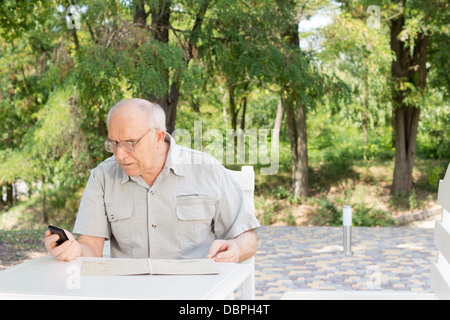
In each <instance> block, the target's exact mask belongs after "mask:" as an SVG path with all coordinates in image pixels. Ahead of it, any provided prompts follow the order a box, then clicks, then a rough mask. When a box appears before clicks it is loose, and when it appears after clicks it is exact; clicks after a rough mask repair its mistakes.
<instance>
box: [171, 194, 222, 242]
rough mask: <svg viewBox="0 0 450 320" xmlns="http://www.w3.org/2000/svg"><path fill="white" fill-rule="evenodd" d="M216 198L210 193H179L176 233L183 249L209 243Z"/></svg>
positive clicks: (211, 235)
mask: <svg viewBox="0 0 450 320" xmlns="http://www.w3.org/2000/svg"><path fill="white" fill-rule="evenodd" d="M217 200H218V198H217V197H216V196H211V195H202V194H194V195H179V196H177V201H176V215H177V219H178V234H179V237H180V241H181V243H180V245H181V247H182V249H183V250H189V249H195V248H197V247H199V246H205V245H208V246H209V245H210V244H211V243H210V242H211V238H212V237H213V231H212V228H213V219H214V215H215V213H216V203H217Z"/></svg>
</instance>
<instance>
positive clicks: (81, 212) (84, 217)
mask: <svg viewBox="0 0 450 320" xmlns="http://www.w3.org/2000/svg"><path fill="white" fill-rule="evenodd" d="M101 177H102V172H101V171H100V170H98V168H96V169H93V170H92V171H91V175H90V177H89V180H88V182H87V184H86V188H85V190H84V194H83V197H82V198H81V203H80V207H79V209H78V214H77V218H76V220H75V226H74V229H73V233H76V234H82V235H89V236H93V237H103V238H106V239H109V238H110V236H111V230H110V226H109V223H108V218H107V216H106V210H105V203H104V187H103V181H104V179H102V178H101Z"/></svg>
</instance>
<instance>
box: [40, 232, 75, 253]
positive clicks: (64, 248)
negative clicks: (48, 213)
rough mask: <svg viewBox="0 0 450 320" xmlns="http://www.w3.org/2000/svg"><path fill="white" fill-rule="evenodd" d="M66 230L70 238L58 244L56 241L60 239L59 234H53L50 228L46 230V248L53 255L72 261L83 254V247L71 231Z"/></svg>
mask: <svg viewBox="0 0 450 320" xmlns="http://www.w3.org/2000/svg"><path fill="white" fill-rule="evenodd" d="M64 232H65V233H66V235H67V237H68V238H69V240H68V241H66V242H64V243H62V244H61V245H59V246H58V245H57V244H56V241H58V239H59V236H58V235H57V234H51V233H50V231H49V230H47V231H45V235H46V238H45V248H46V249H47V252H48V253H49V254H50V255H51V256H53V257H55V258H56V259H58V260H60V261H72V260H73V259H75V258H78V257H80V256H81V253H82V248H81V245H80V244H79V243H78V241H77V240H76V239H75V237H74V236H73V235H72V234H71V233H70V232H69V231H67V230H64Z"/></svg>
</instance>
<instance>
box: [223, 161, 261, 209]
mask: <svg viewBox="0 0 450 320" xmlns="http://www.w3.org/2000/svg"><path fill="white" fill-rule="evenodd" d="M228 172H229V173H230V174H231V176H232V177H233V178H234V180H236V182H238V183H239V185H240V186H241V188H242V190H244V193H245V197H246V198H247V200H248V201H249V202H250V204H251V205H252V208H253V212H254V208H255V200H254V198H255V197H254V195H255V171H253V166H243V167H242V168H241V170H240V171H235V170H228Z"/></svg>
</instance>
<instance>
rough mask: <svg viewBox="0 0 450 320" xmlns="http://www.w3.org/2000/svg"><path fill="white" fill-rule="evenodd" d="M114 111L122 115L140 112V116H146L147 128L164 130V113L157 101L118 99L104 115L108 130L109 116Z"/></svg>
mask: <svg viewBox="0 0 450 320" xmlns="http://www.w3.org/2000/svg"><path fill="white" fill-rule="evenodd" d="M116 112H120V114H121V115H122V116H125V115H132V114H136V113H141V114H142V116H144V117H147V119H148V127H149V129H157V130H164V131H166V115H165V113H164V110H163V109H162V108H161V106H160V105H159V104H157V103H152V102H149V101H147V100H144V99H126V100H122V101H119V102H118V103H116V104H115V105H114V106H113V107H112V108H111V110H109V113H108V116H107V117H106V126H107V128H108V131H109V123H110V120H111V117H112V116H113V115H114V114H115V113H116Z"/></svg>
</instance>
